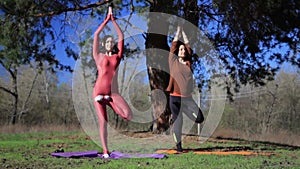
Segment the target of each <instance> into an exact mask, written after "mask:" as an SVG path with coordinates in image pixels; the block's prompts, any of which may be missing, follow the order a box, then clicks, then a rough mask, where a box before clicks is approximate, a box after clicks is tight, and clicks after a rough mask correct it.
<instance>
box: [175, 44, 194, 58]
mask: <svg viewBox="0 0 300 169" xmlns="http://www.w3.org/2000/svg"><path fill="white" fill-rule="evenodd" d="M181 45H183V46H184V50H185V51H186V52H185V57H184V58H183V60H184V61H189V62H190V63H192V54H193V53H191V54H189V53H188V50H187V47H186V45H185V44H184V43H183V42H181V41H178V42H177V45H176V50H175V51H174V54H175V55H176V56H177V55H178V52H179V47H180V46H181ZM192 52H193V51H192Z"/></svg>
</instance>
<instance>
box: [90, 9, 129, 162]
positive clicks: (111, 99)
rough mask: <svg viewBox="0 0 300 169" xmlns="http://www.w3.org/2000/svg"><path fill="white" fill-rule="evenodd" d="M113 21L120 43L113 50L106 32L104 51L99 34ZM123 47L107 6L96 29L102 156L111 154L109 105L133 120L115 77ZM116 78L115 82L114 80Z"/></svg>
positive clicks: (95, 94)
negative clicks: (108, 119) (102, 50)
mask: <svg viewBox="0 0 300 169" xmlns="http://www.w3.org/2000/svg"><path fill="white" fill-rule="evenodd" d="M109 20H111V21H112V23H113V25H114V28H115V29H116V31H117V33H118V46H117V50H114V45H115V41H114V39H113V36H110V35H109V36H105V37H104V38H103V42H102V43H101V45H102V47H103V48H104V49H105V50H104V52H100V51H99V49H100V48H99V46H100V45H99V34H100V32H101V31H102V30H103V28H104V26H105V25H106V24H107V23H108V22H109ZM123 48H124V35H123V32H122V31H121V29H120V27H119V26H118V24H117V23H116V21H115V18H114V17H113V13H112V7H111V6H110V7H109V9H108V14H107V17H106V19H105V20H104V22H103V23H102V24H101V25H100V26H99V27H98V29H97V30H96V31H95V33H94V42H93V58H94V60H95V62H96V65H97V70H98V78H97V81H96V83H95V86H94V90H93V99H94V106H95V109H96V112H97V116H98V121H99V128H100V129H99V130H100V140H101V143H102V148H103V157H104V158H108V157H109V150H108V147H107V112H106V106H107V105H108V106H110V107H111V108H112V109H113V110H114V111H115V112H116V113H117V114H118V115H120V116H121V117H122V118H123V119H125V120H131V118H132V112H131V110H130V108H129V106H128V104H127V103H126V101H125V100H124V99H123V98H122V96H121V95H120V94H119V92H118V87H117V86H118V85H117V79H115V78H114V77H115V73H116V69H117V68H118V66H119V64H120V61H121V58H122V54H123ZM113 81H114V83H112V82H113Z"/></svg>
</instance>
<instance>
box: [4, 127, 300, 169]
mask: <svg viewBox="0 0 300 169" xmlns="http://www.w3.org/2000/svg"><path fill="white" fill-rule="evenodd" d="M193 139H194V137H193V136H191V139H190V140H189V141H186V142H184V147H185V148H188V149H190V150H191V151H189V152H187V153H183V154H168V157H167V158H163V159H152V158H131V159H117V160H113V159H109V160H103V159H100V158H77V159H75V158H55V157H52V156H51V155H50V153H51V152H53V151H55V150H57V149H58V148H60V147H61V148H63V149H64V150H65V152H71V151H87V150H99V151H100V152H101V148H100V147H99V146H98V145H96V144H95V143H94V142H93V141H91V139H89V137H88V136H87V135H86V134H85V133H84V132H81V131H73V132H34V133H21V134H5V133H4V134H3V133H2V134H1V135H0V154H1V155H0V160H1V161H0V168H3V169H5V168H14V169H16V168H20V169H21V168H27V169H29V168H39V169H40V168H51V169H52V168H62V169H65V168H72V169H74V168H84V169H87V168H110V169H111V168H130V169H131V168H170V169H175V168H197V169H199V168H200V169H201V168H205V169H207V168H213V169H218V168H226V169H229V168H250V169H254V168H272V169H273V168H295V169H296V168H300V147H292V146H286V145H279V144H272V143H266V142H250V141H246V140H228V139H209V140H208V141H206V142H205V143H203V144H200V145H199V144H197V142H196V143H195V142H193ZM127 144H128V143H127ZM149 146H151V145H149ZM194 151H198V152H199V151H210V152H215V151H222V152H230V151H253V152H258V153H261V154H258V155H215V154H210V155H209V154H204V155H203V154H195V153H194ZM153 153H155V152H153ZM262 153H271V154H272V155H265V154H262Z"/></svg>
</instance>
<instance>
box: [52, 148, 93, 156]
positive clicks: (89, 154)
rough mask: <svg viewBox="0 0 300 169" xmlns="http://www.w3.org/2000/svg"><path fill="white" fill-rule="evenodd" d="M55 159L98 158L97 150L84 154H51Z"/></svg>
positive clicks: (83, 152)
mask: <svg viewBox="0 0 300 169" xmlns="http://www.w3.org/2000/svg"><path fill="white" fill-rule="evenodd" d="M51 155H52V156H54V157H65V158H79V157H98V151H97V150H91V151H82V152H59V153H51Z"/></svg>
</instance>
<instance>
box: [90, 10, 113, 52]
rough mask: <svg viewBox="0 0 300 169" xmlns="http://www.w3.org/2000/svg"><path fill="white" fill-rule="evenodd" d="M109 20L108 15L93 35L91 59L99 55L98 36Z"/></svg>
mask: <svg viewBox="0 0 300 169" xmlns="http://www.w3.org/2000/svg"><path fill="white" fill-rule="evenodd" d="M109 19H110V15H108V16H107V17H106V18H105V20H104V21H103V23H102V24H101V25H100V26H99V27H98V28H97V30H96V31H95V33H94V42H93V57H94V58H95V57H97V56H98V53H99V34H100V32H101V31H102V30H103V28H104V26H105V25H106V24H107V22H108V21H109Z"/></svg>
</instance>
